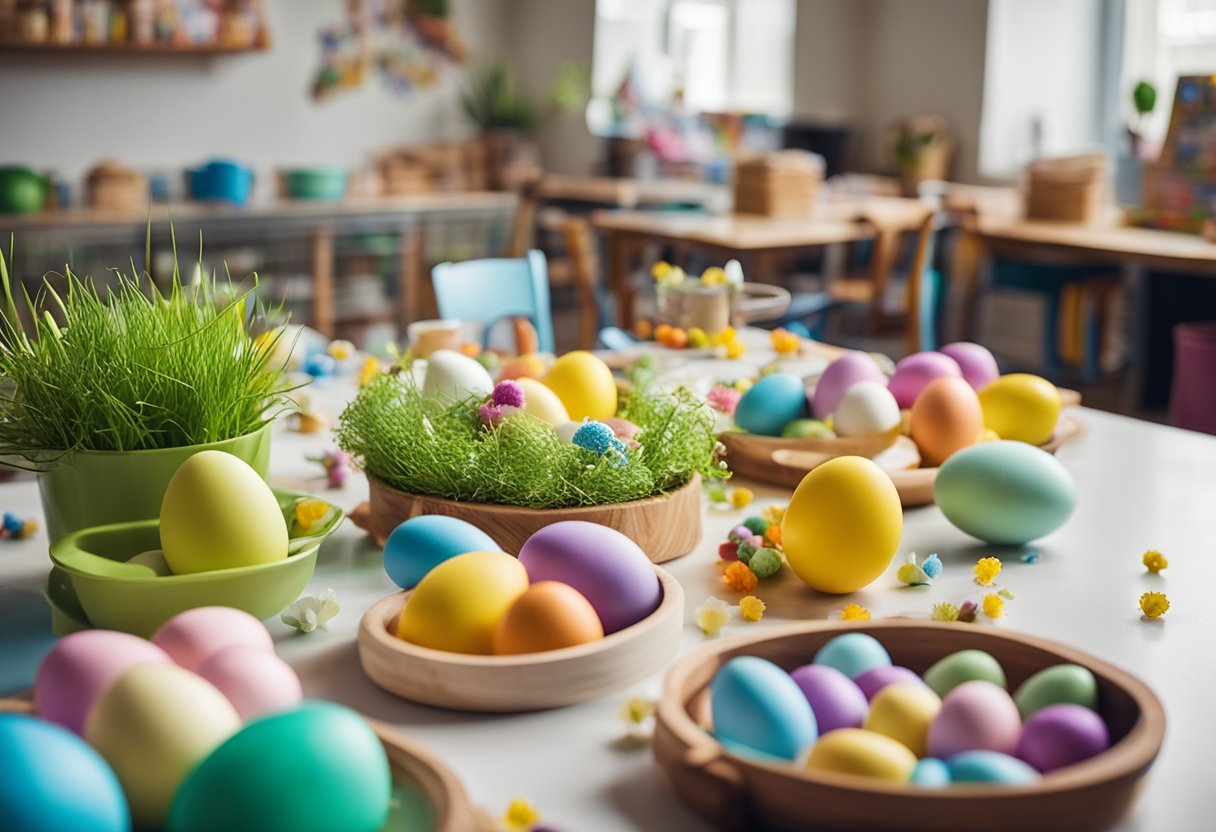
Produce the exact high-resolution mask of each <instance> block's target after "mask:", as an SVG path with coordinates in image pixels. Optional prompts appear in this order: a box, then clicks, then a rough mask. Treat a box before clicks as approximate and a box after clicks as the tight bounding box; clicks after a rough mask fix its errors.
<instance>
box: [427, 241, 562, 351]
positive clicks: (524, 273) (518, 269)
mask: <svg viewBox="0 0 1216 832" xmlns="http://www.w3.org/2000/svg"><path fill="white" fill-rule="evenodd" d="M431 285H432V286H434V288H435V303H436V305H437V306H438V308H439V315H440V317H443V318H459V319H460V320H462V321H481V322H482V323H484V324H485V326H486V329H485V337H488V336H489V333H490V327H491V326H493V325H494V323H496V322H497V321H500V320H502V319H503V318H507V317H515V316H517V315H518V316H521V317H525V318H528V319H529V320H530V321H532V325H533V326H534V327H536V340H537V344H538V346H539V347H540V349H541V351H542V352H554V351H555V345H554V340H553V310H552V307H551V306H550V304H549V270H548V268H547V266H546V263H545V255H543V254H541V253H540V252H539V251H536V250H532V251H529V252H528V254H527V256H526V257H521V258H517V259H506V258H489V259H485V260H466V261H464V262H463V263H440V264H439V265H437V266H435V268H433V269H431ZM483 340H484V339H483Z"/></svg>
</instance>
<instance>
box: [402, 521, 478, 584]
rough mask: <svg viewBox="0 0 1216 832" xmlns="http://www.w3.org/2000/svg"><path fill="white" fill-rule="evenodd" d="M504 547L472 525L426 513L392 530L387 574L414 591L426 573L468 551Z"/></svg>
mask: <svg viewBox="0 0 1216 832" xmlns="http://www.w3.org/2000/svg"><path fill="white" fill-rule="evenodd" d="M501 551H502V547H501V546H499V545H498V544H497V543H495V542H494V541H493V540H492V539H491V538H490V536H489V535H488V534H486V533H485V532H483V531H482V530H481V529H479V528H477V527H476V526H474V525H473V524H471V523H466V522H465V521H463V520H458V519H457V518H455V517H443V516H441V515H438V514H423V515H419V516H418V517H411V518H410V519H409V520H406V521H405V522H404V523H402V524H401V525H399V526H398V527H397V528H395V529H393V532H392V534H390V535H389V536H388V540H386V541H385V543H384V571H385V572H387V573H388V576H389V577H390V578H392V579H393V583H395V584H396V585H397V586H399V587H401V588H402V589H413V588H414V587H415V586H416V585H417V584H418V582H419V581H421V580H422V578H423V576H425V575H426V573H427V572H430V571H431V570H432V569H434V568H435V567H436V566H438V565H439V564H441V563H443V562H444V561H445V560H447V559H448V558H454V557H456V556H457V555H463V554H466V553H468V552H501Z"/></svg>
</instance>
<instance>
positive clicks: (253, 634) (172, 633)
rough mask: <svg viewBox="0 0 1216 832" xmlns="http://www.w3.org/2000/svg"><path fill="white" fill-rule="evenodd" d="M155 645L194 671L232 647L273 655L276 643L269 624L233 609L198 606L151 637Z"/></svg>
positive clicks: (169, 622) (177, 617)
mask: <svg viewBox="0 0 1216 832" xmlns="http://www.w3.org/2000/svg"><path fill="white" fill-rule="evenodd" d="M152 643H153V644H155V645H157V646H158V647H160V648H161V649H162V650H164V651H165V652H166V653H168V654H169V656H170V657H171V658H172V659H173V661H175V662H177V663H178V664H179V665H181V666H182V667H184V668H186V669H187V670H193V671H195V672H197V671H198V669H199V668H200V667H202V666H203V662H205V661H207V659H209V658H211V656H212V655H214V654H215V653H218V652H219V651H220V650H223V649H224V648H225V647H231V646H232V645H243V646H245V647H253V648H255V649H258V650H261V651H262V652H264V653H270V654H273V653H274V640H273V639H271V638H270V632H269V631H268V630H267V629H266V625H265V624H263V623H262V622H261V621H258V620H257V619H256V618H254V617H253V616H252V615H250V614H249V613H247V612H245V611H244V610H238V609H234V608H232V607H196V608H194V609H192V610H186V611H185V612H182V613H178V614H177V615H175V616H173V617H172V618H170V619H169V620H168V621H166V622H165V623H164V624H162V625H161V627H160V629H159V630H157V631H156V632H155V633H154V634H153V635H152Z"/></svg>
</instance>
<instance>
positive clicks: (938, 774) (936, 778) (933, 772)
mask: <svg viewBox="0 0 1216 832" xmlns="http://www.w3.org/2000/svg"><path fill="white" fill-rule="evenodd" d="M908 782H909V783H911V784H912V785H913V786H920V787H921V788H923V789H940V788H944V787H945V786H949V785H950V766H948V765H947V764H946V762H945V761H944V760H939V759H937V758H936V757H925V758H924V759H921V760H917V762H916V768H914V769H913V770H912V776H911V777H910V778H908Z"/></svg>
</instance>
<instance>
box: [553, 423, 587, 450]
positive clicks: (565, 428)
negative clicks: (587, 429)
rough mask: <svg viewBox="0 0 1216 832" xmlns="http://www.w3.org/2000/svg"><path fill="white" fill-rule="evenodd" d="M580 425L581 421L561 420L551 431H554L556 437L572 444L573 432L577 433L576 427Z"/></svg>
mask: <svg viewBox="0 0 1216 832" xmlns="http://www.w3.org/2000/svg"><path fill="white" fill-rule="evenodd" d="M582 426H583V423H582V422H562V423H561V424H560V425H555V426H554V427H553V432H554V433H556V434H557V436H558V438H559V439H561V440H562V441H563V442H565V443H567V444H570V445H573V444H574V434H575V433H577V432H578V429H579V428H581V427H582Z"/></svg>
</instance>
